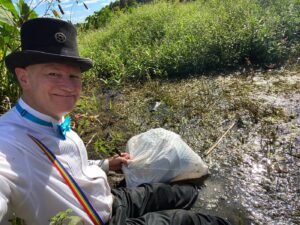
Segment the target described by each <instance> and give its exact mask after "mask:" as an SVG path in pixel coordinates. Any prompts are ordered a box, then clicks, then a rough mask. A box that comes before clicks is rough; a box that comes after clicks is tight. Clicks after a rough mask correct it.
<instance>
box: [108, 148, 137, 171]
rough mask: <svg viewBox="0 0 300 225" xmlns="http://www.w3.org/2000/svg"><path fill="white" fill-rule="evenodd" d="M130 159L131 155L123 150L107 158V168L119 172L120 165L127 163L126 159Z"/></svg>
mask: <svg viewBox="0 0 300 225" xmlns="http://www.w3.org/2000/svg"><path fill="white" fill-rule="evenodd" d="M130 159H131V156H130V155H129V154H128V153H126V152H123V153H121V154H120V155H115V156H113V157H111V158H108V165H109V170H112V171H115V172H120V171H121V168H122V165H123V164H124V165H128V161H129V160H130Z"/></svg>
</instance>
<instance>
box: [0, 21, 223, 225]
mask: <svg viewBox="0 0 300 225" xmlns="http://www.w3.org/2000/svg"><path fill="white" fill-rule="evenodd" d="M21 44H22V50H21V51H19V52H13V53H11V54H10V55H8V56H7V57H6V59H5V61H6V65H7V67H8V69H9V70H10V71H11V72H12V73H14V75H15V76H16V78H17V80H18V82H19V84H20V87H21V89H22V96H21V98H20V99H19V101H18V102H17V104H16V106H15V107H14V108H12V109H11V110H10V111H9V112H7V113H6V114H4V115H3V116H2V117H1V118H0V224H1V225H6V224H9V223H8V219H9V217H10V215H11V213H12V212H13V213H15V215H17V216H18V217H20V218H22V219H24V220H25V222H26V224H27V225H45V224H49V220H50V218H52V217H53V216H54V215H56V214H57V213H58V212H60V211H65V210H66V209H69V208H70V209H72V212H73V214H74V215H77V216H80V217H81V218H82V219H83V220H84V221H85V224H111V225H112V224H149V225H150V224H152V225H160V224H176V225H178V224H184V225H189V224H228V223H227V222H226V221H224V220H223V219H221V218H218V217H212V216H206V215H202V214H196V213H192V212H190V211H188V210H187V209H190V208H191V207H192V205H193V203H194V202H195V201H196V199H197V195H198V190H197V188H196V187H195V186H193V185H189V184H181V185H179V184H177V185H168V184H145V185H142V186H140V187H137V188H132V189H126V188H121V189H115V190H111V189H110V187H109V185H108V182H107V177H106V174H105V172H104V170H108V169H112V170H119V169H120V168H121V166H122V165H123V164H125V165H126V164H127V163H128V160H129V159H130V156H129V155H128V154H126V153H123V154H122V155H121V156H116V157H112V158H110V159H108V160H105V161H100V163H99V161H89V160H88V158H87V152H86V149H85V146H84V144H83V142H82V140H81V139H80V138H79V136H78V135H77V134H76V133H75V132H74V131H72V130H71V129H70V128H69V125H68V122H69V120H70V119H69V117H66V115H67V114H68V113H69V112H71V111H72V109H73V108H74V107H75V104H76V101H77V100H78V98H79V96H80V91H81V76H82V75H81V73H82V72H84V71H87V70H88V69H90V68H91V67H92V62H91V60H90V59H86V58H80V56H79V54H78V50H77V43H76V30H75V28H74V26H73V25H71V24H70V23H67V22H65V21H62V20H57V19H51V18H38V19H33V20H30V21H28V22H26V23H24V24H23V26H22V28H21Z"/></svg>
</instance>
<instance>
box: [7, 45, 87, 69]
mask: <svg viewBox="0 0 300 225" xmlns="http://www.w3.org/2000/svg"><path fill="white" fill-rule="evenodd" d="M5 63H6V66H7V68H8V69H9V71H11V72H12V73H13V74H14V73H15V68H17V67H21V68H25V67H27V66H29V65H33V64H41V63H63V64H70V65H75V66H78V67H79V68H80V70H81V72H85V71H87V70H89V69H91V68H92V66H93V62H92V60H91V59H88V58H80V57H70V56H65V55H56V54H50V53H46V52H40V51H32V50H25V51H20V52H13V53H11V54H10V55H8V56H6V58H5Z"/></svg>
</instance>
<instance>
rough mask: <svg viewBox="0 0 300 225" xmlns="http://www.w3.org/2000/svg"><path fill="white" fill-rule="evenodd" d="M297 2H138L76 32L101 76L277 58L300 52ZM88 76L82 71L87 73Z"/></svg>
mask: <svg viewBox="0 0 300 225" xmlns="http://www.w3.org/2000/svg"><path fill="white" fill-rule="evenodd" d="M299 32H300V3H299V1H298V0H274V1H263V0H256V1H254V0H252V1H250V0H235V1H233V0H227V1H222V0H210V1H205V0H198V1H195V2H189V3H163V2H160V3H156V4H150V5H143V6H141V7H139V8H135V9H133V10H132V12H131V13H130V14H126V13H123V14H122V15H120V16H119V17H118V18H113V19H112V20H111V22H110V23H109V24H108V25H107V26H106V27H105V28H103V29H100V30H97V31H93V32H90V33H84V34H83V33H81V35H80V49H81V52H82V53H83V55H85V56H87V57H91V58H92V59H93V60H94V62H95V67H94V69H93V70H92V71H91V72H90V73H89V76H94V75H97V76H99V77H101V78H102V79H104V80H105V81H106V82H113V83H120V82H123V81H127V80H135V81H136V80H138V81H143V80H145V79H148V78H156V77H159V76H168V77H175V76H186V75H188V74H199V73H202V72H204V71H212V70H223V69H237V68H239V67H240V66H263V67H269V66H270V65H271V64H277V65H278V64H280V63H282V62H284V61H285V60H287V59H288V57H289V55H290V54H291V53H293V54H294V55H293V56H297V55H299V54H298V50H299V35H300V34H299ZM89 76H87V77H89Z"/></svg>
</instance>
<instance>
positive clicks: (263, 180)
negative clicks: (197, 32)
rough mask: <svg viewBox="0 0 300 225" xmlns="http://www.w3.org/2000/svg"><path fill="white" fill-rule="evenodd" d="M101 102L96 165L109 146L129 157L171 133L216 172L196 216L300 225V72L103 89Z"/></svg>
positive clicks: (93, 141)
mask: <svg viewBox="0 0 300 225" xmlns="http://www.w3.org/2000/svg"><path fill="white" fill-rule="evenodd" d="M97 96H98V97H97V100H98V101H99V102H100V104H99V110H100V113H99V117H97V118H99V123H98V126H97V127H94V129H91V131H90V132H87V133H85V135H84V138H85V141H86V142H88V143H89V146H88V150H89V154H90V156H91V157H99V156H103V155H104V156H105V154H103V151H100V147H101V146H102V149H105V151H106V154H110V153H113V149H109V147H107V146H111V145H113V146H114V148H118V149H121V150H124V149H125V144H126V141H127V140H128V139H129V138H130V137H131V136H133V135H135V134H138V133H141V132H144V131H146V130H148V129H151V128H154V127H163V128H165V129H169V130H172V131H174V132H176V133H178V134H180V135H181V136H182V138H183V139H184V140H185V141H186V142H187V143H188V144H189V146H191V147H192V148H193V149H194V150H195V151H196V152H197V153H198V154H199V155H200V156H201V157H202V158H203V159H204V160H205V162H206V163H207V164H208V165H209V168H210V176H209V178H207V179H206V180H205V182H204V185H203V186H202V189H201V191H200V195H199V199H198V201H197V203H196V205H195V207H194V208H193V210H195V211H198V212H203V213H209V214H213V215H218V216H222V217H225V218H227V219H228V220H229V221H231V222H232V223H233V224H240V225H244V224H245V225H248V224H249V225H250V224H251V225H252V224H253V225H254V224H255V225H256V224H258V225H265V224H266V225H273V224H277V225H297V224H300V170H299V169H300V70H299V69H297V68H296V69H291V70H287V69H282V70H277V71H269V72H260V71H256V72H252V73H250V74H240V73H235V74H230V75H219V76H213V77H212V76H205V75H203V76H201V77H200V78H191V79H188V80H177V81H174V80H173V81H164V82H161V81H151V82H148V83H146V84H144V85H139V86H128V87H126V88H123V89H121V90H120V89H105V88H102V89H101V91H99V90H98V91H97ZM232 123H234V127H233V128H232V129H231V130H230V131H229V132H228V134H227V135H226V136H225V137H224V138H223V139H222V140H221V142H220V143H219V144H218V145H217V146H216V147H215V148H214V149H213V150H212V152H211V153H210V154H209V155H207V156H206V155H205V153H206V151H207V150H208V149H209V148H210V147H211V146H213V144H214V143H216V141H217V140H218V139H219V138H220V137H221V136H222V134H224V132H225V131H226V130H227V129H228V127H230V125H231V124H232ZM95 132H96V135H95ZM92 134H94V135H92ZM99 140H101V141H102V142H101V143H102V144H101V143H100V144H99ZM97 143H98V144H97ZM97 146H98V147H97ZM99 146H100V147H99ZM103 146H104V147H103ZM105 147H106V148H105ZM95 149H96V150H95ZM97 149H98V150H97ZM121 178H122V176H119V177H118V178H117V179H118V181H120V180H121Z"/></svg>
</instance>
